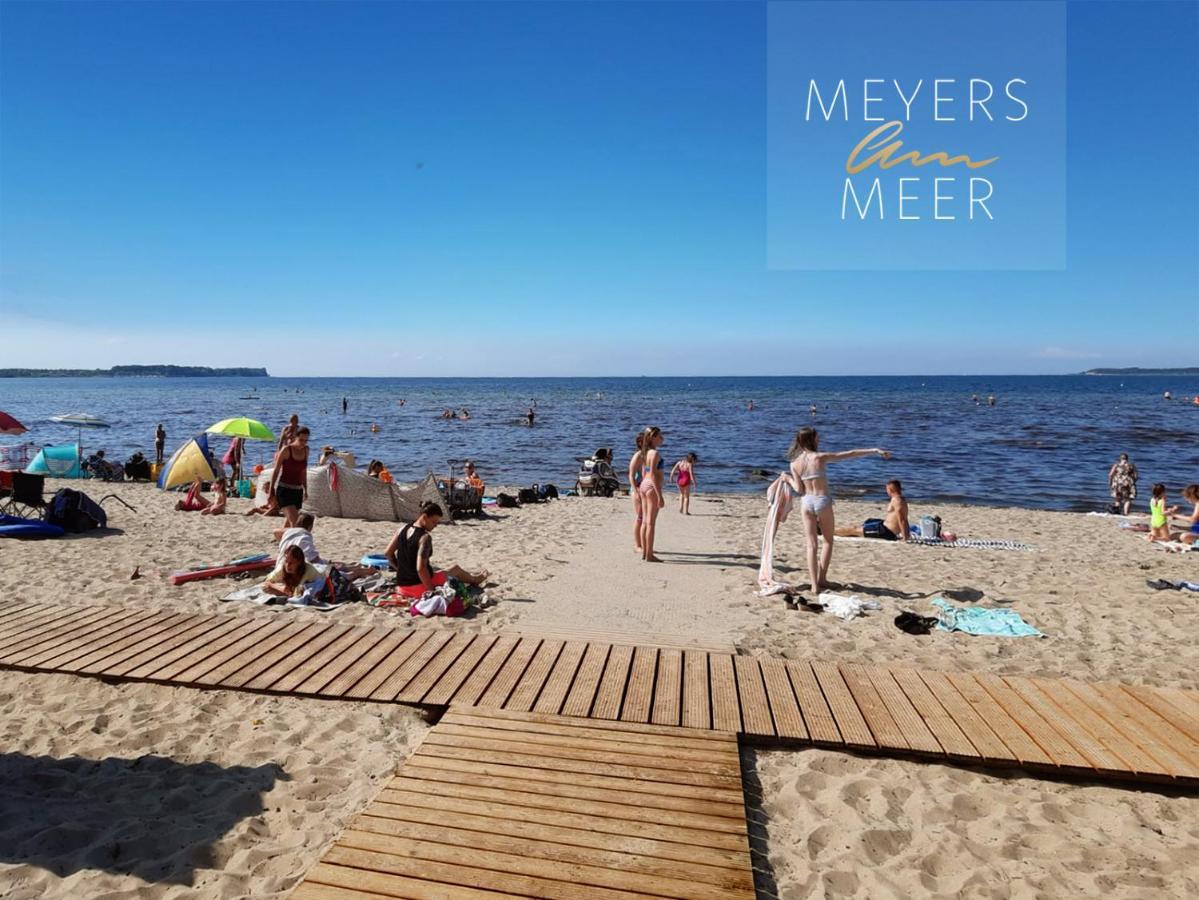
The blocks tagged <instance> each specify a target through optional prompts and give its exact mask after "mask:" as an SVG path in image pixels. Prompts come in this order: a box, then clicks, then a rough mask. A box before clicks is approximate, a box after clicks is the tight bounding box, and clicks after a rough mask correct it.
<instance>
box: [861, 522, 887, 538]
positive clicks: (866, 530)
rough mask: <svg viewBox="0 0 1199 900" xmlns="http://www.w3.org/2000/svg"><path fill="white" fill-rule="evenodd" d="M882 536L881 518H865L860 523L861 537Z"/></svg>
mask: <svg viewBox="0 0 1199 900" xmlns="http://www.w3.org/2000/svg"><path fill="white" fill-rule="evenodd" d="M882 536H883V520H882V519H867V520H866V521H865V522H863V523H862V537H872V538H876V537H882Z"/></svg>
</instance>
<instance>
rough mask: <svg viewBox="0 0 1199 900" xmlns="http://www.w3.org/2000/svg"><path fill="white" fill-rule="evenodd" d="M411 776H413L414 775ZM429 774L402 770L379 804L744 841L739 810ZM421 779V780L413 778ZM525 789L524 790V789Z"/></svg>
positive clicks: (743, 817)
mask: <svg viewBox="0 0 1199 900" xmlns="http://www.w3.org/2000/svg"><path fill="white" fill-rule="evenodd" d="M438 727H439V728H440V727H442V726H441V725H440V724H439V725H438ZM414 773H416V774H414ZM427 774H428V770H425V772H421V771H420V770H413V773H409V772H408V771H407V770H405V772H404V773H403V774H401V775H399V776H397V777H396V778H394V779H393V780H392V781H391V782H389V784H388V786H387V790H385V791H384V792H383V793H382V794H380V795H379V799H381V800H388V799H389V797H388V792H389V791H392V790H404V791H412V792H416V793H431V794H434V795H437V796H445V797H461V798H462V799H464V800H489V801H492V802H494V803H506V804H508V805H509V806H511V807H514V808H519V807H525V806H528V807H532V808H534V809H556V810H558V811H560V812H573V813H581V814H585V815H592V816H603V817H604V818H608V819H627V820H628V821H630V822H646V823H657V824H662V825H678V826H680V827H683V828H697V829H700V830H702V831H720V832H724V833H725V834H737V835H741V836H743V837H745V836H746V835H747V829H746V825H745V816H744V810H743V809H742V808H740V807H738V806H732V807H730V809H731V813H730V812H724V813H722V814H712V813H706V812H700V811H698V810H695V809H689V810H687V811H678V810H675V809H663V808H661V807H651V806H645V805H642V804H637V805H633V804H630V803H627V802H623V801H626V800H627V799H628V797H627V795H624V794H618V795H615V797H616V799H612V796H613V795H610V794H606V793H602V792H601V796H603V797H604V799H596V798H595V797H594V796H563V795H561V794H559V793H558V792H557V791H555V792H553V793H546V792H545V790H544V787H545V786H544V785H538V784H537V782H523V781H520V780H518V779H505V778H501V779H494V778H487V777H486V776H478V775H476V776H473V777H462V778H458V779H455V780H454V781H452V782H451V781H439V780H432V779H430V780H425V777H427ZM418 775H419V776H422V777H418ZM526 788H528V789H526Z"/></svg>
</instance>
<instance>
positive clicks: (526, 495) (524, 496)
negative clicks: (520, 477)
mask: <svg viewBox="0 0 1199 900" xmlns="http://www.w3.org/2000/svg"><path fill="white" fill-rule="evenodd" d="M516 499H517V501H519V502H520V503H537V502H539V501H540V500H541V494H540V492H539V491H538V490H537V488H536V487H527V488H521V489H520V490H519V491H517V492H516Z"/></svg>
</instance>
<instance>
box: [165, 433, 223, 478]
mask: <svg viewBox="0 0 1199 900" xmlns="http://www.w3.org/2000/svg"><path fill="white" fill-rule="evenodd" d="M224 475H225V473H224V470H223V469H222V468H221V464H220V463H219V462H217V461H216V459H215V458H214V457H213V455H212V453H211V451H209V449H208V435H206V434H197V435H196V436H195V437H194V438H192V439H191V440H189V441H185V442H184V443H183V444H182V445H180V447H179V449H178V450H176V451H175V452H174V453H172V454H171V458H170V459H168V460H167V462H166V465H165V466H163V467H162V471H161V472H160V473H158V486H159V487H160V488H162V489H163V490H164V491H165V490H170V489H171V488H176V487H182V486H184V485H188V484H191V483H192V482H193V481H195V480H196V479H197V478H199V479H200V480H201V481H216V480H217V479H218V478H223V477H224Z"/></svg>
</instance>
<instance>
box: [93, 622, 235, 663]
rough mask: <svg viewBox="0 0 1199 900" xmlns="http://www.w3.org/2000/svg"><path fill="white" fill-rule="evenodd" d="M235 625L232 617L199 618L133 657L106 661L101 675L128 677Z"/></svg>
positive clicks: (148, 645) (153, 641) (150, 643)
mask: <svg viewBox="0 0 1199 900" xmlns="http://www.w3.org/2000/svg"><path fill="white" fill-rule="evenodd" d="M235 624H236V622H235V621H234V620H233V617H232V616H201V617H198V618H197V619H196V621H195V622H193V623H192V624H191V625H190V626H187V627H186V628H182V629H180V630H179V631H176V632H174V633H172V634H167V635H162V636H161V638H162V639H161V640H151V641H148V642H147V643H146V645H145V647H143V648H142V649H141V650H139V651H138V652H137V653H135V654H134V655H133V656H131V657H128V658H126V659H122V660H121V661H120V662H113V661H110V660H109V661H105V663H104V668H103V669H101V670H100V673H99V674H101V675H109V676H112V677H121V676H126V677H127V676H129V674H130V673H131V672H133V670H134V669H137V668H138V667H139V666H142V665H144V664H145V663H148V662H150V661H151V660H156V659H161V658H165V657H166V655H167V654H168V653H170V652H171V651H173V650H179V649H180V648H182V647H184V646H188V645H192V643H193V642H195V644H194V646H199V644H200V643H201V642H203V641H206V640H211V639H213V638H215V637H217V636H219V635H220V634H221V633H222V632H224V631H227V630H229V629H231V628H233V627H234V625H235ZM194 646H193V649H194ZM180 655H182V653H181V654H180Z"/></svg>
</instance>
